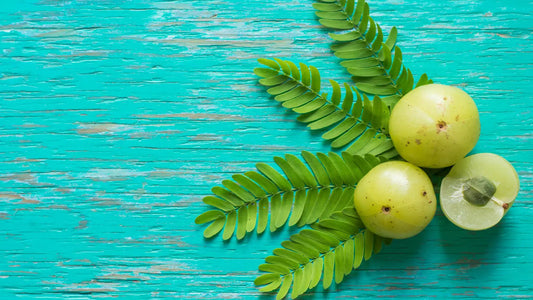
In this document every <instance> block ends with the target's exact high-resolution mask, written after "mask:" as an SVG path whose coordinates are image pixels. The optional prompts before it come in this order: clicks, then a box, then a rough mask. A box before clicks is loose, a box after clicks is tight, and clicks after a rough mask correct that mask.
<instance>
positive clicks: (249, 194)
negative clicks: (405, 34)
mask: <svg viewBox="0 0 533 300" xmlns="http://www.w3.org/2000/svg"><path fill="white" fill-rule="evenodd" d="M313 6H314V8H315V9H316V15H317V17H318V19H319V22H320V23H321V24H322V25H323V26H325V27H327V28H329V29H332V30H335V31H336V32H335V33H330V34H329V35H330V37H331V38H332V39H333V40H334V43H333V44H332V45H331V49H332V51H333V53H334V55H335V56H337V57H338V58H340V59H341V60H342V62H341V65H342V66H343V67H345V68H346V70H347V71H348V72H349V73H350V74H351V75H352V80H353V81H354V83H355V86H350V85H349V84H347V83H344V84H343V85H342V87H341V85H340V84H339V83H337V82H336V81H333V80H330V84H331V88H332V93H331V95H330V96H328V94H327V93H324V92H322V86H321V81H320V73H319V71H318V70H317V69H316V68H315V67H313V66H307V65H305V64H303V63H299V64H298V65H297V64H295V63H293V62H291V61H286V60H281V59H278V58H275V59H260V60H259V62H260V63H261V64H262V65H263V67H260V68H256V69H255V70H254V72H255V73H256V74H257V75H258V76H260V77H261V79H260V80H259V83H260V84H262V85H263V86H265V87H267V92H268V93H269V94H271V95H272V96H274V99H275V100H276V101H278V102H280V103H281V105H282V106H284V107H286V108H288V109H291V110H292V111H293V112H295V113H297V114H299V116H298V118H297V119H298V120H299V121H301V122H303V123H305V124H307V126H308V127H309V128H310V129H311V130H325V132H324V134H323V135H322V137H323V138H324V139H326V140H328V141H330V142H331V146H332V148H334V149H340V148H343V147H346V149H345V151H343V152H342V153H341V155H338V154H336V153H334V152H330V153H328V154H324V153H317V154H311V153H310V152H307V151H304V152H302V154H301V156H302V158H303V160H302V159H300V158H298V157H296V156H294V155H291V154H287V155H285V157H284V158H283V157H275V158H274V162H275V164H276V165H275V166H271V165H268V164H264V163H259V164H257V165H256V169H257V170H256V171H249V172H245V173H243V174H235V175H233V176H232V180H223V181H222V186H216V187H214V188H213V189H212V192H213V195H210V196H207V197H205V198H204V199H203V202H204V203H206V204H208V205H210V206H211V207H212V208H211V210H208V211H206V212H204V213H202V214H201V215H199V216H198V217H197V218H196V220H195V222H196V223H197V224H209V225H208V226H207V227H206V229H205V230H204V237H206V238H212V237H214V236H216V235H217V234H219V233H220V232H222V239H223V240H228V239H230V238H231V237H232V236H235V237H236V238H237V239H239V240H240V239H243V238H244V237H245V236H246V234H247V233H250V232H252V231H256V232H257V233H258V234H261V233H263V232H264V231H265V230H266V229H267V228H269V230H270V231H276V230H277V229H279V228H281V227H283V226H284V225H285V224H288V226H299V227H302V226H308V227H309V228H307V229H302V230H301V231H300V232H298V233H297V234H294V235H292V236H291V237H290V239H289V240H287V241H284V242H282V244H281V248H277V249H275V250H274V251H273V255H271V256H268V257H267V258H266V259H265V263H264V264H262V265H260V266H259V270H260V271H263V272H265V273H264V274H262V275H260V276H259V277H257V279H256V280H255V282H254V283H255V284H256V285H258V286H262V287H261V289H260V290H261V291H264V292H272V291H277V296H276V298H277V299H282V298H284V297H285V296H287V295H288V294H289V290H290V289H291V287H292V292H291V297H292V298H296V297H298V296H300V295H301V294H303V293H305V292H306V291H307V290H309V289H312V288H314V287H316V286H317V285H318V283H319V282H320V280H322V285H323V287H324V289H327V288H329V287H330V286H331V284H332V283H333V281H335V282H336V283H340V282H341V281H342V280H343V279H344V277H345V276H346V275H348V274H349V273H350V272H351V271H352V270H353V269H356V268H358V267H359V265H360V264H361V262H363V261H365V260H368V259H369V258H370V257H371V256H372V254H375V253H378V252H379V251H380V250H381V247H382V245H383V243H385V244H388V243H390V242H391V240H390V239H384V238H382V237H379V236H377V235H374V234H373V233H372V232H370V231H368V230H367V229H366V228H365V227H364V225H363V224H362V222H361V221H360V219H359V216H358V215H357V212H356V211H355V209H354V207H353V193H354V188H355V186H356V185H357V183H358V182H359V180H360V179H361V178H362V177H363V176H364V175H365V174H366V173H367V172H368V171H369V170H370V169H371V168H373V167H374V166H376V165H377V164H379V163H381V162H383V161H386V160H388V159H391V158H394V157H396V155H397V153H396V151H395V149H394V147H393V145H392V143H391V141H390V137H389V136H388V119H389V116H390V110H391V109H392V107H393V106H394V105H395V104H396V102H398V100H399V99H400V98H401V97H402V96H403V95H404V94H406V93H407V92H409V91H410V90H412V89H413V88H414V87H416V86H421V85H424V84H428V83H431V82H432V81H431V80H430V79H428V77H427V75H426V74H423V75H422V76H421V77H420V79H419V80H418V81H417V83H416V85H415V80H414V77H413V75H412V73H411V71H410V70H409V69H408V68H407V67H405V66H404V65H403V60H402V52H401V50H400V48H399V47H398V46H396V39H397V34H398V32H397V30H396V28H395V27H393V28H392V29H391V31H390V33H389V35H388V37H387V39H385V38H384V35H383V32H382V29H381V27H380V26H379V25H378V24H377V23H376V22H375V21H374V20H373V19H372V18H371V17H370V15H369V6H368V4H367V3H366V1H365V0H358V1H357V2H355V1H354V0H318V1H317V3H314V4H313ZM343 89H344V92H343Z"/></svg>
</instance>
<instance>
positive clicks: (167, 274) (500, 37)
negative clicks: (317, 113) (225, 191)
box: [0, 0, 533, 299]
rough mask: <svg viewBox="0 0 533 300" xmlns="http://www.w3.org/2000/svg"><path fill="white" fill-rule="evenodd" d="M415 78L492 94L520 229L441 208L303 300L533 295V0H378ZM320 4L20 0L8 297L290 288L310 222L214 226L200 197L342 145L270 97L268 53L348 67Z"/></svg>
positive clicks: (249, 294)
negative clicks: (299, 235) (207, 233)
mask: <svg viewBox="0 0 533 300" xmlns="http://www.w3.org/2000/svg"><path fill="white" fill-rule="evenodd" d="M368 2H369V4H370V5H371V14H372V16H373V17H374V18H375V19H376V21H378V22H379V23H380V24H381V25H382V27H384V28H385V29H389V28H390V27H391V26H397V27H398V29H399V33H400V35H399V41H398V44H399V45H400V46H401V47H402V50H403V52H404V61H405V64H406V65H407V66H408V67H409V68H411V70H412V71H413V72H414V73H415V75H416V77H418V76H419V75H421V74H422V73H424V72H426V73H428V75H429V76H430V77H431V78H432V79H433V80H435V81H437V82H440V83H446V84H452V85H458V86H460V87H462V88H463V89H465V90H466V91H467V92H468V93H470V94H471V95H472V97H473V98H474V99H475V101H476V103H477V105H478V108H479V111H480V115H481V122H482V132H481V138H480V140H479V143H478V144H477V146H476V148H475V149H474V152H494V153H498V154H500V155H502V156H504V157H505V158H506V159H508V160H509V161H510V162H512V163H513V164H514V166H515V167H516V169H517V171H518V173H519V176H520V178H521V191H520V194H519V197H518V199H517V202H516V204H515V205H514V206H513V208H512V209H511V211H510V212H509V214H508V215H507V216H506V217H505V219H504V220H503V221H502V223H501V224H499V225H498V226H496V227H494V228H492V229H490V230H487V231H483V232H468V231H464V230H461V229H459V228H457V227H454V226H453V225H452V224H451V223H449V222H448V221H447V220H446V219H445V217H444V216H443V215H442V212H441V211H440V210H439V211H438V212H437V215H436V217H435V219H434V220H433V221H432V223H431V224H430V225H429V227H428V228H427V229H426V230H425V231H424V232H423V233H421V234H420V235H418V236H416V237H414V238H412V239H409V240H401V241H394V242H393V243H392V244H391V245H390V246H388V247H386V248H384V249H383V251H382V252H381V253H379V254H378V255H376V256H375V257H373V258H372V259H371V260H369V261H367V262H365V263H364V264H363V265H362V267H361V269H359V270H357V271H354V272H353V273H352V274H351V275H350V276H349V277H348V278H346V279H345V280H344V282H343V283H341V284H340V285H337V286H334V287H333V288H331V289H330V290H328V291H323V290H322V289H321V288H317V289H316V290H313V291H311V292H309V293H308V294H306V296H304V297H303V298H304V299H339V298H346V297H360V298H376V297H385V298H389V297H408V296H410V297H421V298H459V299H464V298H495V297H501V298H531V297H533V287H532V283H533V275H532V274H533V262H532V260H533V254H532V253H533V242H532V240H533V239H532V237H533V234H532V229H533V227H532V226H533V222H532V220H533V202H532V200H533V199H532V192H531V191H532V185H533V183H532V175H531V173H532V171H533V154H532V150H533V144H532V139H531V132H532V129H533V128H532V127H533V126H532V123H533V121H532V118H531V109H532V104H531V97H532V96H533V95H532V93H531V80H532V78H533V76H532V75H531V74H532V73H531V71H532V70H531V63H532V61H533V55H532V52H531V48H532V46H533V45H532V43H531V28H533V14H532V12H531V8H532V2H531V1H529V0H515V1H493V0H482V1H467V0H456V1H436V0H413V1H399V0H387V1H375V0H371V1H368ZM311 3H312V1H311V0H294V1H281V0H268V1H267V0H263V1H259V0H240V1H218V0H208V1H187V0H185V1H184V0H180V1H173V2H172V1H147V0H145V1H110V0H108V1H105V0H99V1H50V0H44V1H3V2H2V3H1V4H0V43H1V47H0V49H1V51H2V55H1V56H0V154H1V156H0V170H1V172H0V241H1V242H0V253H1V258H0V298H2V299H11V298H15V297H21V298H32V299H51V298H62V299H65V298H71V299H85V298H93V297H95V298H96V297H121V298H137V297H138V298H147V297H151V298H167V297H168V298H189V299H222V298H231V299H257V298H260V299H271V298H272V296H271V295H264V294H261V293H259V292H258V290H257V289H256V288H255V287H254V286H253V283H252V281H253V279H254V278H255V277H256V276H257V275H258V274H259V272H258V271H257V266H258V265H259V264H261V263H262V262H263V259H264V258H265V257H266V256H268V255H269V254H270V253H271V251H272V250H273V249H274V248H276V247H278V246H279V244H280V243H281V241H283V240H285V239H286V238H287V237H288V236H289V234H290V233H293V232H296V231H295V230H288V229H285V230H282V231H281V232H279V233H275V234H269V233H266V234H263V235H261V236H256V235H251V236H249V237H247V238H246V239H245V240H244V241H241V242H237V241H235V240H231V241H229V242H222V241H221V239H220V237H218V238H215V239H213V240H204V239H203V237H202V230H203V227H202V226H197V225H195V224H194V218H195V217H196V216H197V215H198V214H200V213H201V212H203V211H205V210H206V206H205V205H204V204H203V203H202V202H201V198H202V197H203V196H205V195H208V194H209V193H210V188H211V187H212V186H214V185H217V184H219V183H220V181H221V180H222V179H226V178H230V176H231V174H233V173H238V172H244V171H248V170H251V169H252V168H253V166H254V164H255V163H256V162H271V161H272V157H273V156H275V155H283V154H285V153H292V154H298V153H299V152H300V151H302V150H308V151H311V152H318V151H321V152H326V151H329V150H330V148H329V145H328V144H327V143H325V142H323V141H322V140H321V139H320V133H310V132H309V131H308V130H307V128H306V127H305V126H303V125H302V124H298V123H296V122H295V120H294V118H295V115H294V114H292V113H288V112H287V111H286V110H284V109H283V108H282V107H280V106H279V105H278V104H277V103H275V101H273V100H272V99H271V98H269V97H268V96H267V94H266V93H265V92H264V90H263V89H262V88H261V87H260V86H259V85H258V84H257V81H256V78H255V76H254V75H253V74H252V69H253V68H254V67H256V66H257V62H256V59H257V58H259V57H273V56H278V57H283V58H287V59H291V60H294V61H301V62H304V63H306V64H312V65H314V66H316V67H317V68H318V69H319V70H320V71H321V74H322V76H323V79H324V81H323V83H324V84H326V81H325V79H328V78H331V79H335V80H338V81H339V82H346V81H349V76H348V74H347V73H345V71H344V69H342V68H341V67H340V66H339V65H338V59H336V58H335V57H333V56H332V54H331V52H330V50H329V49H328V46H329V43H330V40H329V39H328V37H327V34H326V32H327V31H326V30H324V29H323V28H321V27H320V26H319V25H318V22H317V21H316V19H315V17H314V11H313V8H312V7H311Z"/></svg>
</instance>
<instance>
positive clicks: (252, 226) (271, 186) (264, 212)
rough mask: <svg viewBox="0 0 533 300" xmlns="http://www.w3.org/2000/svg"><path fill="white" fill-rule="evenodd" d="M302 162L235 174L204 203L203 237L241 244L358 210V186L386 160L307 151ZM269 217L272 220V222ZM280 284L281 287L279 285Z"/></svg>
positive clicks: (290, 159) (288, 160) (289, 159)
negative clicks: (353, 208) (266, 233)
mask: <svg viewBox="0 0 533 300" xmlns="http://www.w3.org/2000/svg"><path fill="white" fill-rule="evenodd" d="M302 158H303V159H300V158H298V157H296V156H294V155H291V154H287V155H285V157H284V158H282V157H275V158H274V162H275V163H276V167H277V168H276V169H275V168H274V167H272V166H270V165H268V164H265V163H258V164H257V165H256V168H257V171H249V172H246V173H244V174H235V175H233V177H232V180H223V181H222V186H216V187H214V188H213V189H212V192H213V195H210V196H206V197H205V198H204V199H203V202H204V203H206V204H208V205H210V206H212V209H211V210H208V211H206V212H204V213H202V214H201V215H199V216H198V217H197V218H196V220H195V222H196V223H197V224H207V223H209V225H208V226H207V227H206V229H205V230H204V237H206V238H211V237H213V236H215V235H217V234H218V233H220V232H222V238H223V239H224V240H227V239H230V238H231V237H232V236H236V238H237V239H242V238H244V237H245V235H246V234H247V233H249V232H252V231H254V230H255V231H256V232H257V233H258V234H260V233H263V232H264V231H265V230H266V229H267V228H268V229H269V230H270V231H272V232H273V231H276V230H277V229H278V228H280V227H282V226H284V225H285V224H287V223H288V225H289V226H295V225H296V226H304V225H307V224H313V223H315V222H316V221H317V220H319V219H323V218H327V217H329V216H330V215H331V214H333V213H334V212H336V211H341V210H343V209H344V208H345V207H350V206H352V205H353V193H354V187H355V185H356V184H357V182H359V180H360V179H361V178H362V177H363V176H364V174H366V173H367V172H368V171H369V170H370V169H371V168H372V167H374V166H376V165H377V164H379V163H381V162H383V161H384V160H386V158H384V157H376V156H373V155H370V154H367V155H365V156H353V155H351V154H349V153H347V152H344V153H342V156H341V155H338V154H336V153H333V152H331V153H329V154H324V153H317V154H316V155H314V154H312V153H310V152H306V151H304V152H302ZM269 215H270V218H269ZM280 284H281V283H280Z"/></svg>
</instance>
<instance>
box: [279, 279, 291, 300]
mask: <svg viewBox="0 0 533 300" xmlns="http://www.w3.org/2000/svg"><path fill="white" fill-rule="evenodd" d="M291 284H292V275H291V274H287V275H285V276H284V277H283V283H282V284H281V287H280V288H279V291H278V294H277V295H276V300H281V299H283V298H284V297H285V296H286V295H287V294H288V293H289V289H290V287H291Z"/></svg>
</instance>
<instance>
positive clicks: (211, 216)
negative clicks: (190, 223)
mask: <svg viewBox="0 0 533 300" xmlns="http://www.w3.org/2000/svg"><path fill="white" fill-rule="evenodd" d="M224 216H225V215H224V213H223V212H222V211H220V210H209V211H206V212H204V213H202V214H201V215H199V216H198V217H196V219H195V220H194V223H196V224H205V223H208V222H211V221H213V220H216V219H220V218H224Z"/></svg>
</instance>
